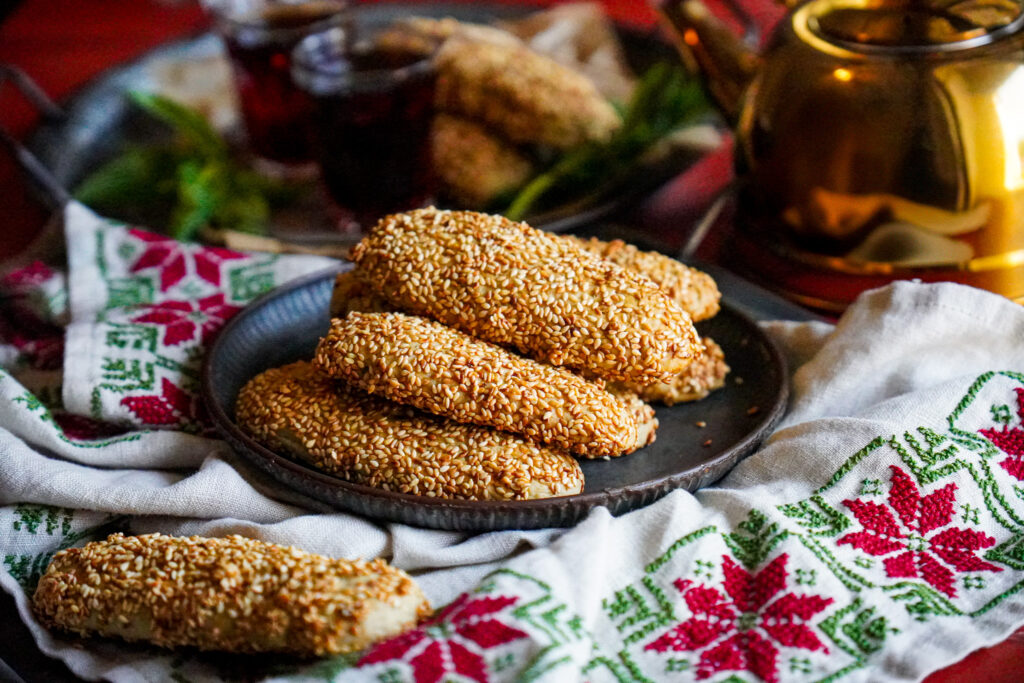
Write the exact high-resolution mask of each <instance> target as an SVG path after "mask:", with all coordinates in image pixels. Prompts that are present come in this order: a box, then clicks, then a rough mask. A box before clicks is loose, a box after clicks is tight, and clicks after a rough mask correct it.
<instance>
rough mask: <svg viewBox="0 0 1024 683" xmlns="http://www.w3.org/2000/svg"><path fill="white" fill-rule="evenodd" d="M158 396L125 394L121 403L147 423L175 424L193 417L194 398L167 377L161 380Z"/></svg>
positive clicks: (194, 412) (194, 409)
mask: <svg viewBox="0 0 1024 683" xmlns="http://www.w3.org/2000/svg"><path fill="white" fill-rule="evenodd" d="M161 389H162V391H161V394H160V396H125V397H124V398H122V399H121V405H123V406H125V407H126V408H128V410H130V411H132V413H134V414H135V417H137V418H139V420H141V421H142V423H143V424H147V425H177V424H179V423H181V422H183V421H187V420H189V419H192V418H195V416H196V406H195V398H194V397H193V396H192V395H191V394H189V393H188V392H186V391H184V390H182V389H180V388H179V387H177V386H175V385H174V383H173V382H171V381H170V380H169V379H167V378H163V379H162V380H161Z"/></svg>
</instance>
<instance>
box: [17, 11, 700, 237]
mask: <svg viewBox="0 0 1024 683" xmlns="http://www.w3.org/2000/svg"><path fill="white" fill-rule="evenodd" d="M536 9H539V8H538V7H531V6H530V5H528V4H527V5H525V6H523V5H520V6H514V5H499V4H491V3H487V2H473V3H471V2H464V3H425V2H419V3H382V4H379V5H370V6H366V7H365V8H363V9H362V12H363V13H362V15H361V16H362V20H364V21H366V22H368V23H378V22H381V23H382V22H387V21H391V20H393V19H394V18H396V17H401V16H408V15H420V16H435V17H445V16H453V17H455V18H457V19H461V20H464V21H471V22H478V23H490V22H494V21H497V20H501V19H511V18H514V17H516V16H522V15H523V14H525V13H528V12H530V11H534V10H536ZM618 33H619V37H620V39H621V41H622V44H623V47H624V50H625V52H626V57H627V59H628V60H629V62H630V66H631V67H632V68H633V69H634V71H636V72H637V73H643V72H644V71H645V70H646V69H647V68H648V67H650V66H651V65H652V64H654V63H656V62H659V61H676V60H678V56H677V55H676V53H675V52H674V51H673V49H672V48H671V46H669V45H668V44H667V43H665V42H664V41H663V40H661V39H660V38H659V37H658V34H657V32H656V31H646V32H644V31H640V30H637V29H632V28H626V27H618ZM221 53H222V47H221V43H220V40H219V38H217V36H215V35H213V34H205V35H201V36H197V37H195V38H192V39H188V40H182V41H178V42H174V43H169V44H167V45H164V46H162V47H159V48H157V49H155V50H152V51H150V52H148V53H146V54H144V55H143V56H142V57H140V58H138V59H136V60H134V61H132V62H129V63H127V64H125V65H123V66H120V67H117V68H114V69H110V70H108V71H106V72H104V73H103V74H101V75H100V76H99V77H98V78H97V79H95V80H94V81H92V82H91V83H90V84H89V85H88V86H86V87H85V88H83V89H82V90H81V91H79V92H78V93H77V94H76V95H75V96H74V97H72V98H71V99H69V100H68V101H67V102H64V103H63V106H64V107H65V108H66V110H67V114H68V115H67V117H66V118H64V119H63V120H61V121H57V122H53V123H48V124H44V125H42V126H40V127H39V128H38V129H37V131H36V132H35V134H34V135H33V137H32V139H31V140H30V142H29V148H30V149H31V150H32V152H33V153H34V154H35V155H36V156H38V157H39V159H40V160H41V161H42V163H43V166H44V167H46V168H47V169H49V170H50V172H51V173H52V175H53V176H54V178H55V179H56V180H57V182H58V184H59V185H60V186H61V187H64V188H71V189H73V188H75V187H77V186H78V184H79V183H81V181H82V180H83V179H84V178H85V177H86V176H87V175H88V174H89V173H90V172H92V171H94V170H95V169H97V168H99V167H100V166H101V165H102V164H103V163H105V162H106V161H107V160H109V159H111V158H112V157H114V156H115V155H116V154H117V153H119V152H120V151H121V150H123V149H124V148H125V147H126V146H128V145H132V144H145V143H152V142H155V141H159V140H162V139H164V138H165V137H166V130H165V129H164V127H163V126H162V125H160V124H159V123H156V122H154V121H153V120H152V119H150V118H149V117H147V116H146V115H144V114H142V113H141V112H140V111H139V110H138V109H136V108H135V107H132V106H131V105H130V104H129V102H128V100H127V98H126V97H125V96H124V93H125V92H126V91H127V90H132V89H136V90H150V91H152V90H157V89H158V84H157V83H156V82H155V80H154V74H153V67H154V65H156V64H157V63H161V62H167V61H189V60H201V59H205V58H209V57H213V56H216V55H218V54H221ZM709 116H710V113H709ZM701 154H703V152H701V151H699V150H696V149H693V150H686V149H682V150H679V152H678V153H674V154H672V155H669V157H668V158H666V159H664V160H662V161H660V162H658V163H656V164H652V165H650V166H648V167H645V168H644V169H643V172H637V173H635V174H633V175H632V176H631V177H629V178H628V179H626V180H624V181H623V182H622V183H618V184H616V186H615V187H613V188H608V190H607V191H604V192H602V193H601V194H600V195H598V196H594V197H588V198H585V199H580V200H578V201H573V202H571V203H568V202H567V203H565V204H562V205H560V206H554V207H551V208H550V209H548V210H545V211H543V212H542V213H534V214H532V215H529V216H527V217H526V220H527V221H528V222H529V223H530V224H531V225H534V226H536V227H542V228H544V229H546V230H551V231H561V230H566V229H569V228H571V227H574V226H578V225H583V224H585V223H589V222H592V221H594V220H596V219H598V218H600V217H602V216H605V215H607V214H609V213H611V212H612V211H614V210H616V209H618V208H620V207H622V206H624V205H627V204H628V203H629V202H632V201H636V200H638V199H640V198H641V197H643V196H645V195H647V194H649V193H650V192H652V191H654V190H655V189H657V188H658V187H660V186H661V185H662V184H664V183H665V182H666V181H668V180H669V179H671V178H672V177H674V176H675V175H677V174H678V173H680V172H681V171H683V170H684V169H685V168H686V167H688V166H689V165H691V164H693V163H694V162H695V161H697V159H699V158H700V156H701ZM322 212H323V202H322V199H321V198H320V197H318V196H316V195H314V196H313V197H312V198H310V200H309V201H307V202H301V203H300V204H299V205H298V206H295V207H292V208H290V209H288V210H285V211H281V212H278V213H277V214H275V216H274V217H273V220H272V223H273V225H272V232H274V234H275V235H277V236H279V237H282V238H284V239H288V240H290V241H296V242H309V243H316V242H325V241H326V242H331V241H337V240H338V235H337V233H336V232H335V231H333V230H331V229H329V228H328V226H326V225H320V224H319V220H318V219H319V218H320V216H321V214H322ZM105 214H106V215H109V216H110V217H112V218H117V219H120V220H124V221H126V222H131V223H137V224H140V225H151V226H160V225H162V224H164V223H165V222H166V219H167V216H166V212H165V211H163V210H160V211H154V212H151V215H146V214H145V213H142V214H139V213H129V212H122V214H120V215H119V214H118V213H117V211H111V210H110V209H109V208H106V207H105ZM311 225H312V226H315V227H312V228H311V227H310V226H311Z"/></svg>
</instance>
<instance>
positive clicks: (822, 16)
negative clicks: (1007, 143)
mask: <svg viewBox="0 0 1024 683" xmlns="http://www.w3.org/2000/svg"><path fill="white" fill-rule="evenodd" d="M801 9H802V10H803V11H801V12H800V14H804V18H805V20H806V25H807V27H808V28H809V29H810V30H811V32H813V33H814V34H816V35H817V36H818V37H819V38H822V39H823V40H827V41H829V42H832V43H838V44H841V45H844V46H846V47H849V48H851V49H854V50H861V51H863V50H865V49H868V50H872V48H875V49H881V50H893V49H894V50H897V51H913V52H920V51H935V50H950V49H962V48H967V47H975V46H978V45H984V44H987V43H990V42H993V41H994V40H996V39H998V38H1000V37H1002V36H1003V35H1005V34H1007V33H1011V32H1014V31H1016V30H1017V29H1018V28H1020V26H1021V24H1022V23H1024V12H1022V7H1021V5H1020V4H1019V2H1017V1H1016V0H960V1H957V0H953V1H952V2H950V0H811V2H809V3H808V4H807V5H805V6H804V7H803V8H801Z"/></svg>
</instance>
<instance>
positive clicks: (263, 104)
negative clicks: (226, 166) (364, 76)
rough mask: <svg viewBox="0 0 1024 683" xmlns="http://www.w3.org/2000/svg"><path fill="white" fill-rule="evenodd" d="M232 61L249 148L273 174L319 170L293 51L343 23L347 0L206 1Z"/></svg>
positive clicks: (305, 172)
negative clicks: (310, 37)
mask: <svg viewBox="0 0 1024 683" xmlns="http://www.w3.org/2000/svg"><path fill="white" fill-rule="evenodd" d="M205 4H206V6H207V8H208V9H210V10H211V11H212V12H213V14H214V16H215V21H216V26H217V30H218V32H219V33H220V34H221V36H222V37H223V39H224V43H225V45H226V47H227V52H228V56H229V58H230V60H231V66H232V71H233V72H234V77H235V87H236V89H237V90H238V96H239V101H240V103H241V109H242V119H243V122H244V124H245V129H246V132H247V134H248V139H249V146H250V148H251V150H252V151H253V153H254V154H255V155H256V157H257V167H260V168H262V169H263V170H266V171H268V172H270V173H271V174H273V175H283V176H286V177H302V176H309V175H311V174H315V172H316V166H315V163H314V162H313V154H312V150H311V147H310V143H309V135H308V126H307V121H308V119H307V117H308V114H309V101H308V98H307V97H306V96H305V95H304V94H303V93H302V92H300V91H299V90H298V89H296V87H295V85H294V84H293V83H292V79H291V54H292V50H293V49H294V47H295V46H296V45H297V44H298V42H299V41H300V40H302V38H304V37H305V36H307V35H309V34H311V33H314V32H317V31H323V30H325V29H329V28H331V27H334V26H341V25H342V24H343V22H344V19H345V13H344V11H345V7H346V5H347V2H345V1H343V0H311V1H307V2H302V1H295V0H293V1H291V2H286V1H282V0H207V2H206V3H205Z"/></svg>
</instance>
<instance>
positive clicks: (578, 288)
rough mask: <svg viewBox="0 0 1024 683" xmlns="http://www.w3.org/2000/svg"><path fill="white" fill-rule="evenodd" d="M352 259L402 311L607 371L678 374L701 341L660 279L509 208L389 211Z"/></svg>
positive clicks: (653, 377) (643, 379)
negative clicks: (519, 217) (511, 215)
mask: <svg viewBox="0 0 1024 683" xmlns="http://www.w3.org/2000/svg"><path fill="white" fill-rule="evenodd" d="M352 259H353V260H354V261H355V262H356V264H357V268H356V274H357V277H359V279H360V280H362V281H363V283H365V284H367V285H368V286H370V287H371V288H372V289H373V290H374V291H375V292H376V293H377V294H379V295H381V296H383V297H384V298H386V299H387V300H388V301H389V303H391V304H392V305H393V306H394V307H395V308H397V309H399V310H403V311H406V312H408V313H413V314H416V315H423V316H426V317H430V318H433V319H435V320H438V321H439V322H442V323H444V324H445V325H448V326H449V327H454V328H456V329H459V330H461V331H463V332H465V333H467V334H469V335H471V336H474V337H477V338H478V339H483V340H484V341H489V342H492V343H494V344H500V345H502V346H507V347H512V348H515V349H517V350H518V351H520V352H521V353H523V354H524V355H527V356H530V357H532V358H534V359H536V360H540V361H543V362H546V363H549V364H551V365H564V366H568V367H570V368H574V369H577V370H581V371H586V372H589V373H592V374H593V375H596V376H598V377H601V378H603V379H607V380H612V381H632V382H637V383H640V384H645V385H646V384H651V383H653V382H656V381H669V380H670V379H671V378H672V377H673V376H675V375H677V374H679V373H680V372H682V371H683V370H684V369H685V368H686V366H687V365H689V363H690V361H691V360H692V359H693V358H694V357H696V355H697V354H698V353H699V350H700V340H699V338H698V336H697V332H696V330H695V329H694V327H693V323H692V322H691V320H690V316H689V315H688V314H687V313H686V311H684V310H683V309H682V308H680V307H679V305H678V304H677V303H676V302H674V301H672V300H671V299H670V298H669V297H668V295H666V294H665V293H664V292H662V291H661V290H660V289H659V288H658V286H657V285H655V284H654V283H653V282H652V281H651V280H650V279H648V278H646V277H644V276H642V275H637V274H635V273H632V272H630V271H628V270H626V269H624V268H622V267H621V266H618V265H616V264H614V263H612V262H610V261H607V260H605V259H602V258H600V257H598V256H596V255H594V254H589V253H587V252H585V251H583V250H581V249H579V248H577V247H575V246H574V245H572V244H571V243H569V242H567V241H566V240H562V239H559V238H557V237H555V236H553V235H551V234H549V233H545V232H542V231H540V230H535V229H533V228H531V227H530V226H528V225H526V224H525V223H517V222H513V221H510V220H508V219H507V218H504V217H502V216H491V215H487V214H483V213H476V212H472V211H440V210H438V209H434V208H428V209H419V210H417V211H411V212H408V213H402V214H395V215H392V216H387V217H385V218H383V219H381V221H380V222H379V223H378V224H377V226H376V227H375V228H374V229H373V231H372V232H371V233H370V234H369V235H368V236H367V237H365V238H364V239H363V240H362V241H361V242H360V243H359V244H357V245H356V246H355V248H354V249H353V250H352Z"/></svg>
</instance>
